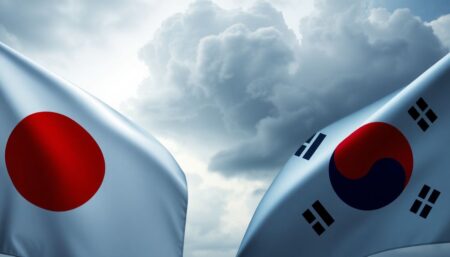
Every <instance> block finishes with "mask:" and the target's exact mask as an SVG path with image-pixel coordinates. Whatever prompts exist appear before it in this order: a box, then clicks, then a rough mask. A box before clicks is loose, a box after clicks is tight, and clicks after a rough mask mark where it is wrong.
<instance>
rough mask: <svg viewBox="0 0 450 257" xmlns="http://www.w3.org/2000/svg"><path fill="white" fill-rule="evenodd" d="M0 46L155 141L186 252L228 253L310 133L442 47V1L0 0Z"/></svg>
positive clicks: (447, 35) (445, 43)
mask: <svg viewBox="0 0 450 257" xmlns="http://www.w3.org/2000/svg"><path fill="white" fill-rule="evenodd" d="M0 40H1V41H2V42H4V43H6V44H8V45H10V46H11V47H13V48H15V49H17V50H19V51H20V52H22V53H23V54H25V55H27V56H29V57H31V58H32V59H34V60H35V61H37V62H38V63H40V64H42V65H43V66H45V67H47V68H48V69H49V70H51V71H53V72H55V73H56V74H58V75H60V76H62V77H63V78H66V79H67V80H69V81H71V82H73V83H75V84H76V85H78V86H80V87H82V88H84V89H85V90H87V91H88V92H90V93H92V94H93V95H95V96H96V97H98V98H100V99H102V100H103V101H105V102H106V103H108V104H110V105H112V106H113V107H115V108H116V109H118V110H119V111H120V112H121V113H123V114H124V115H125V116H127V117H128V118H130V119H132V120H134V121H135V122H137V123H138V124H140V125H141V126H143V127H144V128H145V129H147V130H148V131H150V132H151V133H152V134H153V135H154V136H155V137H157V138H158V139H159V140H160V141H161V142H162V143H163V144H164V145H165V146H166V147H167V148H168V149H169V150H170V151H171V152H172V153H173V155H174V156H175V158H176V159H177V161H178V162H179V163H180V165H181V166H182V168H183V170H184V171H185V173H186V174H187V178H188V186H189V210H188V222H187V223H188V225H187V231H186V245H185V256H186V257H211V256H213V257H232V256H234V254H235V253H236V251H237V248H238V245H239V242H240V240H241V239H242V236H243V234H244V232H245V229H246V227H247V224H248V223H249V221H250V218H251V215H252V213H253V211H254V209H255V208H256V205H257V204H258V202H259V200H260V199H261V197H262V195H263V193H264V191H265V190H266V189H267V187H268V186H269V184H270V181H271V180H272V178H273V177H274V175H276V173H277V171H278V170H279V169H280V167H281V166H282V165H283V163H284V162H285V161H286V160H287V159H288V158H289V156H290V155H291V154H292V153H293V152H294V149H295V148H296V147H297V146H298V144H299V143H301V142H303V141H304V139H305V138H307V137H308V136H309V135H310V134H312V133H313V132H314V131H316V130H318V129H320V128H321V127H322V126H325V125H327V124H328V123H330V122H333V121H335V120H337V119H339V118H340V117H343V116H345V115H348V114H350V113H352V112H353V111H355V110H357V109H358V108H360V107H362V106H364V105H366V104H368V103H370V102H372V101H374V100H376V99H378V98H380V97H382V96H384V95H386V94H388V93H390V92H392V91H394V90H396V89H398V88H401V87H404V86H405V85H407V84H408V83H409V82H410V81H411V80H413V79H414V78H415V77H417V76H418V75H419V74H420V73H421V72H423V71H424V70H425V69H426V68H428V67H429V66H430V65H432V64H433V63H434V62H436V61H437V60H438V59H439V58H441V57H442V56H443V55H445V54H446V53H448V51H449V48H450V3H449V2H448V0H433V1H425V0H408V1H406V0H405V1H403V0H389V1H388V0H373V1H354V0H303V1H300V0H272V1H266V2H262V1H250V0H216V1H206V0H198V1H191V2H189V1H184V0H183V1H182V0H166V1H155V0H147V1H146V0H127V1H125V0H108V1H106V0H95V1H93V0H80V1H71V0H41V1H22V0H0Z"/></svg>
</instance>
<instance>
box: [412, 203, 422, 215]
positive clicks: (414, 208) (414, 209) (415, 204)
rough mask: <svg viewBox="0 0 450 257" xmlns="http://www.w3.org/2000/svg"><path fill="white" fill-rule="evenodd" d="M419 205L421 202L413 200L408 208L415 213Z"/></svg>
mask: <svg viewBox="0 0 450 257" xmlns="http://www.w3.org/2000/svg"><path fill="white" fill-rule="evenodd" d="M420 206H422V202H421V201H419V200H415V201H414V203H413V205H412V206H411V209H409V210H410V211H411V212H412V213H417V212H418V211H419V209H420Z"/></svg>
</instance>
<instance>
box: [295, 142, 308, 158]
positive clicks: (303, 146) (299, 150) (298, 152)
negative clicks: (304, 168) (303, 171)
mask: <svg viewBox="0 0 450 257" xmlns="http://www.w3.org/2000/svg"><path fill="white" fill-rule="evenodd" d="M305 149H306V145H302V146H300V148H299V149H298V150H297V152H295V156H300V155H302V153H303V151H305Z"/></svg>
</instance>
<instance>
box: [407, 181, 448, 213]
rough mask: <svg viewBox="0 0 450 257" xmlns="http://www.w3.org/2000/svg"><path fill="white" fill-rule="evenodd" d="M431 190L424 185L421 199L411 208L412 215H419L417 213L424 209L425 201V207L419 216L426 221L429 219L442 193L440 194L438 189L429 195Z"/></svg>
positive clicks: (420, 195)
mask: <svg viewBox="0 0 450 257" xmlns="http://www.w3.org/2000/svg"><path fill="white" fill-rule="evenodd" d="M430 189H431V188H430V187H429V186H427V185H423V187H422V189H421V190H420V193H419V199H416V200H415V201H414V203H413V205H412V206H411V209H409V210H410V211H411V212H412V213H414V214H417V212H418V211H419V210H420V208H421V207H422V204H423V202H424V201H425V202H426V203H425V206H424V207H423V208H422V211H421V212H420V214H419V215H420V217H422V218H424V219H426V218H427V217H428V214H430V211H431V209H432V208H433V207H432V205H434V204H435V203H436V201H437V199H438V198H439V195H440V194H441V192H439V191H438V190H436V189H433V191H432V192H431V194H429V192H430Z"/></svg>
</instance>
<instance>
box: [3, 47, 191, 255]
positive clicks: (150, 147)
mask: <svg viewBox="0 0 450 257" xmlns="http://www.w3.org/2000/svg"><path fill="white" fill-rule="evenodd" d="M0 112H1V115H0V146H1V148H0V149H1V150H0V151H1V153H2V155H1V156H3V157H4V158H1V162H0V253H4V254H9V255H14V256H19V257H32V256H33V257H44V256H45V257H87V256H92V257H181V256H182V252H183V241H184V227H185V218H186V208H187V186H186V181H185V177H184V173H183V172H182V171H181V169H180V168H179V166H178V165H177V163H176V162H175V160H174V159H173V158H172V156H171V155H170V154H169V153H168V151H166V150H165V148H164V147H163V146H161V145H160V144H159V143H158V142H157V141H156V140H155V139H153V138H152V137H151V136H149V135H147V134H146V133H145V132H143V131H141V130H140V129H138V128H137V127H135V126H134V125H133V124H131V123H130V122H129V121H128V120H126V119H125V118H124V117H122V116H121V115H119V114H118V113H116V112H115V111H113V110H112V109H110V108H109V107H107V106H106V105H105V104H103V103H101V102H100V101H98V100H97V99H95V98H93V97H92V96H90V95H88V94H87V93H85V92H84V91H82V90H80V89H79V88H77V87H75V86H72V85H70V84H68V83H67V82H65V81H63V80H61V79H59V78H57V77H55V76H54V75H51V74H49V73H48V72H47V71H45V70H44V69H42V68H40V67H38V66H37V65H35V64H33V63H32V62H31V61H29V60H27V59H25V58H24V57H22V56H21V55H19V54H18V53H16V52H14V51H13V50H12V49H10V48H8V47H7V46H5V45H3V44H1V43H0Z"/></svg>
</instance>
